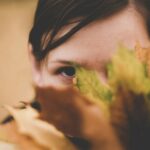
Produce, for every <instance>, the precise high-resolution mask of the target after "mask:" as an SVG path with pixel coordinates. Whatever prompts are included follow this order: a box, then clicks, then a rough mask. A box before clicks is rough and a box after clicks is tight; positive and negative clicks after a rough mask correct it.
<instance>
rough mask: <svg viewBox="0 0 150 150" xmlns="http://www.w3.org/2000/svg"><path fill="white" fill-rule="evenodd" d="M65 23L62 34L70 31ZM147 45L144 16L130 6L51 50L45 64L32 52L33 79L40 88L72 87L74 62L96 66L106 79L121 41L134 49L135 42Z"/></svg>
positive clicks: (93, 24) (90, 66) (100, 74)
mask: <svg viewBox="0 0 150 150" xmlns="http://www.w3.org/2000/svg"><path fill="white" fill-rule="evenodd" d="M69 28H70V27H69V26H66V27H65V28H64V29H63V30H62V31H61V33H60V34H63V33H65V32H66V31H67V30H69ZM137 41H138V42H140V43H141V45H142V46H143V47H148V46H149V44H150V42H149V35H148V31H147V27H146V21H145V19H144V17H143V16H142V15H141V14H140V13H139V12H137V11H136V10H135V8H134V7H128V8H126V9H124V10H122V11H121V12H119V13H118V14H115V15H113V16H111V17H109V18H106V19H104V20H97V21H95V22H93V23H91V24H89V25H87V26H85V27H84V28H82V29H81V30H80V31H79V32H77V33H76V34H75V35H74V36H73V37H71V38H70V39H69V40H68V41H67V42H65V43H64V44H62V45H61V46H59V47H57V48H56V49H54V50H52V51H51V52H50V53H49V55H48V57H47V59H46V61H43V62H42V64H39V63H38V62H36V60H35V59H34V57H33V56H32V54H31V60H32V64H33V65H32V70H33V79H34V81H35V85H36V86H39V87H52V88H59V89H60V88H63V87H69V86H71V85H72V83H73V78H74V77H75V69H74V68H73V66H71V63H72V62H74V63H76V64H79V65H81V66H83V67H86V68H90V69H94V70H96V71H97V72H98V73H99V77H100V78H102V79H104V80H105V78H106V75H105V67H106V64H107V62H108V61H109V60H110V59H111V57H112V55H113V54H114V52H115V50H116V49H117V47H118V44H119V43H123V44H124V45H125V46H126V47H128V48H134V47H135V44H136V42H137Z"/></svg>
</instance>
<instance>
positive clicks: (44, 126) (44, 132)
mask: <svg viewBox="0 0 150 150" xmlns="http://www.w3.org/2000/svg"><path fill="white" fill-rule="evenodd" d="M5 107H6V109H7V110H8V111H9V112H10V113H11V114H12V115H13V117H14V119H15V121H16V123H17V125H18V130H19V132H20V133H21V134H23V135H27V136H29V137H31V138H32V139H33V140H34V141H35V142H37V143H38V144H40V145H41V146H43V147H46V148H47V149H50V150H76V148H75V147H74V145H73V144H71V142H70V141H69V140H68V139H67V138H66V137H65V136H64V135H63V133H61V132H60V131H58V130H57V129H56V128H55V127H54V126H53V125H51V124H49V123H47V122H45V121H42V120H40V119H39V118H38V117H39V113H38V112H37V111H36V110H35V109H33V108H31V107H30V106H27V108H26V109H16V108H13V107H10V106H5Z"/></svg>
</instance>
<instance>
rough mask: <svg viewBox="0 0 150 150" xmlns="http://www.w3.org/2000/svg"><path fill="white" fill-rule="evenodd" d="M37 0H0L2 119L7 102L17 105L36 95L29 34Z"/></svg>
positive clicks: (0, 101) (0, 113) (0, 111)
mask: <svg viewBox="0 0 150 150" xmlns="http://www.w3.org/2000/svg"><path fill="white" fill-rule="evenodd" d="M36 5H37V0H0V83H1V84H0V120H2V119H3V118H4V117H5V116H6V115H7V111H6V110H5V109H4V108H3V107H2V106H3V105H4V104H9V105H17V104H18V103H19V101H30V100H31V99H33V97H34V90H33V87H32V77H31V71H30V62H29V59H28V53H27V43H28V34H29V31H30V29H31V27H32V23H33V17H34V12H35V9H36Z"/></svg>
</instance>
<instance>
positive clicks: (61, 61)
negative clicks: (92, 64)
mask: <svg viewBox="0 0 150 150" xmlns="http://www.w3.org/2000/svg"><path fill="white" fill-rule="evenodd" d="M49 63H60V64H65V65H73V64H74V65H79V66H87V65H88V63H86V62H83V61H78V60H77V61H71V60H61V59H58V60H54V61H50V62H49Z"/></svg>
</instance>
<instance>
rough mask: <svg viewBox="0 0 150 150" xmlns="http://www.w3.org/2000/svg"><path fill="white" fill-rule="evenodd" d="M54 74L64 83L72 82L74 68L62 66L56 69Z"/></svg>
mask: <svg viewBox="0 0 150 150" xmlns="http://www.w3.org/2000/svg"><path fill="white" fill-rule="evenodd" d="M56 74H57V75H58V76H59V77H60V78H61V79H62V80H63V81H64V82H66V83H72V84H73V80H74V79H75V77H76V69H75V67H73V66H64V67H60V68H58V69H57V70H56Z"/></svg>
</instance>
